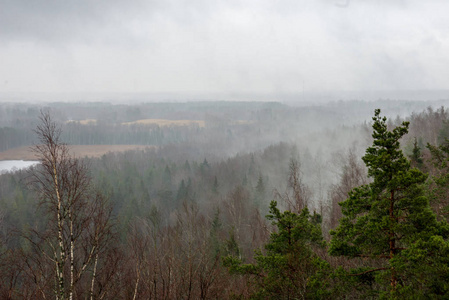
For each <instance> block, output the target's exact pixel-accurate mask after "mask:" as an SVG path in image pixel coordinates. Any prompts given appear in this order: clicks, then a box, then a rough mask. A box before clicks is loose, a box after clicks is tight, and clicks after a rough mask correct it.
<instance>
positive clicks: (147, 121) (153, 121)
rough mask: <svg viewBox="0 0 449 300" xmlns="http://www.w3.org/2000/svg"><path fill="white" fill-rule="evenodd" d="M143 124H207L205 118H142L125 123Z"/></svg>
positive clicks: (201, 125)
mask: <svg viewBox="0 0 449 300" xmlns="http://www.w3.org/2000/svg"><path fill="white" fill-rule="evenodd" d="M132 124H142V125H158V126H189V125H194V124H197V125H198V126H200V127H204V126H205V122H204V121H203V120H167V119H142V120H137V121H134V122H126V123H123V125H132Z"/></svg>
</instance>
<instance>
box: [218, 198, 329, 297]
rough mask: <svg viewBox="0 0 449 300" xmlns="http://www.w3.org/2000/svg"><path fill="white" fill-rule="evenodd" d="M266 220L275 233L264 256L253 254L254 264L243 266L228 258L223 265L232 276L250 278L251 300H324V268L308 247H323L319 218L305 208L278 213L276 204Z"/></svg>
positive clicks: (236, 260)
mask: <svg viewBox="0 0 449 300" xmlns="http://www.w3.org/2000/svg"><path fill="white" fill-rule="evenodd" d="M267 218H268V219H269V220H271V221H272V224H273V225H275V226H276V228H277V232H274V233H272V234H271V236H270V240H269V242H268V243H267V244H266V245H265V253H263V252H262V251H260V250H257V251H256V255H255V257H254V259H255V263H253V264H244V263H242V260H241V259H240V258H238V257H235V256H228V257H226V258H225V259H224V264H225V266H227V267H228V268H229V270H230V271H231V272H232V273H237V274H243V275H246V276H249V277H250V281H251V282H252V283H253V284H254V293H253V294H252V295H251V298H253V299H323V298H326V296H328V295H327V293H326V289H325V288H323V285H324V284H325V281H324V280H320V275H321V272H323V270H328V269H329V266H328V264H327V263H326V262H325V261H323V260H322V259H320V258H319V257H318V256H317V255H316V254H315V253H314V252H313V250H312V247H323V246H324V244H325V243H324V240H323V236H322V234H321V227H320V224H319V223H317V222H316V221H319V220H320V218H316V217H315V218H314V217H312V216H311V215H310V213H309V211H308V209H307V207H306V208H304V209H303V210H302V211H301V212H300V213H299V214H296V213H292V212H290V211H285V212H281V211H280V210H279V209H278V208H277V203H276V201H272V202H271V205H270V214H269V215H267Z"/></svg>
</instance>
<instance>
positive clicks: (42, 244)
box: [27, 112, 113, 299]
mask: <svg viewBox="0 0 449 300" xmlns="http://www.w3.org/2000/svg"><path fill="white" fill-rule="evenodd" d="M35 133H36V135H37V137H38V140H39V144H38V145H36V146H34V147H33V148H32V150H33V151H34V152H35V154H36V156H37V158H38V159H39V161H40V165H39V166H37V167H36V168H34V169H32V171H31V176H30V185H31V187H32V188H33V190H34V191H36V192H37V194H38V198H39V208H40V209H41V210H42V212H43V213H44V216H45V218H46V222H45V224H44V225H43V226H42V228H34V229H33V230H31V232H30V234H28V235H27V238H28V241H29V242H30V244H31V248H32V249H33V251H32V252H31V254H30V256H29V257H28V264H27V265H28V267H29V269H30V271H31V274H34V275H33V276H35V277H36V278H35V279H36V280H34V282H35V283H36V285H37V289H38V290H40V291H41V297H42V298H48V297H49V295H48V293H49V292H50V291H49V290H48V289H49V288H48V287H49V286H53V287H52V288H51V290H52V291H51V292H52V293H54V295H55V296H56V299H73V297H74V294H75V293H76V291H77V288H76V285H77V284H78V283H80V284H81V283H82V282H85V283H86V285H87V286H86V287H85V288H83V290H84V291H86V295H83V296H86V297H87V296H89V298H91V299H93V297H94V287H95V284H96V277H97V272H98V269H99V267H100V266H99V264H100V260H101V257H100V256H101V255H102V254H103V253H105V251H106V249H107V246H108V244H109V242H110V239H111V238H112V237H113V235H112V228H111V210H110V208H109V205H108V203H107V201H106V199H105V198H104V197H103V196H102V195H101V194H100V193H98V192H96V191H95V189H94V188H93V184H92V180H91V177H90V176H89V169H88V167H87V165H86V164H85V163H84V162H83V161H81V160H79V159H76V158H74V157H72V156H71V155H70V154H69V147H68V146H67V144H65V143H63V142H62V141H61V139H60V136H61V128H60V127H59V126H58V125H57V124H56V123H55V122H53V121H52V119H51V116H50V114H49V113H48V112H42V114H41V116H40V124H39V125H38V126H37V127H36V130H35ZM33 253H34V255H32V254H33ZM48 265H50V266H51V265H53V267H50V268H49V267H48ZM35 268H37V269H40V270H44V271H42V272H39V273H37V270H36V269H35ZM33 269H34V270H33ZM88 274H90V279H86V278H85V277H86V276H88ZM51 282H53V284H51ZM87 282H88V283H89V284H87ZM51 292H50V293H51ZM79 296H81V295H75V297H79Z"/></svg>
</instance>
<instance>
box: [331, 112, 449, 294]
mask: <svg viewBox="0 0 449 300" xmlns="http://www.w3.org/2000/svg"><path fill="white" fill-rule="evenodd" d="M373 121H374V124H373V130H374V131H373V135H372V136H373V138H374V142H373V145H372V146H371V147H369V148H368V149H367V150H366V154H365V156H364V157H363V158H362V159H363V161H364V162H365V164H366V166H367V167H368V176H369V177H371V178H372V182H371V183H370V184H367V185H362V186H360V187H357V188H355V189H353V190H352V191H351V192H350V193H349V198H348V199H347V200H345V201H343V202H341V203H340V205H341V207H342V212H343V218H342V219H341V220H340V223H339V226H338V227H337V228H336V229H335V230H334V231H331V236H332V240H331V244H330V249H329V251H330V254H331V255H336V256H337V255H338V256H346V257H350V258H361V259H363V260H364V261H365V265H369V264H371V267H363V268H359V269H356V270H351V271H349V274H346V276H348V279H350V281H355V282H357V286H358V287H360V284H361V283H370V284H371V287H373V286H374V287H375V288H374V289H375V290H374V291H371V295H374V296H380V297H387V298H390V297H391V298H403V297H417V298H420V297H424V296H429V295H435V296H437V295H443V294H445V293H446V291H447V284H445V283H444V282H445V280H442V278H444V277H446V278H447V275H448V274H449V273H448V272H447V266H448V264H447V259H442V256H441V255H446V254H447V252H448V250H447V249H448V245H447V242H446V241H445V240H444V239H445V238H446V237H447V236H448V232H449V228H448V226H447V224H446V223H444V222H443V223H442V222H438V221H437V219H436V217H435V215H434V213H433V212H432V210H431V208H430V206H429V202H428V199H427V198H426V197H425V191H424V185H423V184H424V182H425V181H426V179H427V175H426V174H424V173H422V172H421V171H419V170H418V169H415V168H411V166H410V162H409V161H408V160H407V159H406V158H405V156H404V155H403V153H402V151H401V149H400V143H399V140H400V139H401V137H402V136H403V135H404V134H406V133H407V132H408V125H409V123H408V122H403V123H402V125H401V126H399V127H397V128H395V129H393V130H392V131H389V130H388V129H387V123H386V121H387V119H386V117H381V116H380V110H379V109H377V110H375V116H374V117H373ZM435 263H442V264H443V266H441V267H438V272H440V273H439V274H438V275H437V276H436V275H434V274H435V272H436V271H437V268H436V266H435ZM437 277H438V278H437Z"/></svg>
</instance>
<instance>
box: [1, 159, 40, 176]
mask: <svg viewBox="0 0 449 300" xmlns="http://www.w3.org/2000/svg"><path fill="white" fill-rule="evenodd" d="M38 163H39V162H38V161H35V160H0V174H2V173H6V172H11V171H15V170H20V169H26V168H28V167H31V166H33V165H35V164H38Z"/></svg>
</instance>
